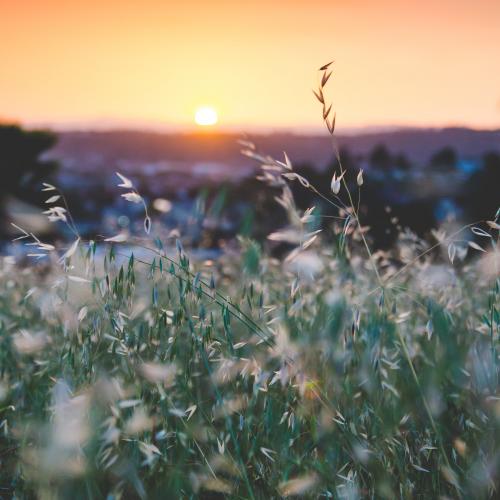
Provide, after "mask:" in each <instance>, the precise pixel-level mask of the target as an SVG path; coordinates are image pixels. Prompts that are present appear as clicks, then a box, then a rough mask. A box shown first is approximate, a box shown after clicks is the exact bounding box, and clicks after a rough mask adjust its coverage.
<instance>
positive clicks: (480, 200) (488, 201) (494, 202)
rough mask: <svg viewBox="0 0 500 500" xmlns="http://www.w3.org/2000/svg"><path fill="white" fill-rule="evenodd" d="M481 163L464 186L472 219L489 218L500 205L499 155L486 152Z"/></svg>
mask: <svg viewBox="0 0 500 500" xmlns="http://www.w3.org/2000/svg"><path fill="white" fill-rule="evenodd" d="M482 163H483V165H482V168H481V169H479V170H477V171H476V172H475V173H474V174H473V175H472V177H471V178H470V180H469V182H468V183H467V186H466V200H467V205H468V211H469V212H470V214H471V216H472V218H473V219H474V220H476V219H491V218H493V217H494V215H495V213H496V211H497V210H498V208H499V207H500V196H499V186H500V155H499V154H498V153H487V154H485V155H484V156H483V161H482Z"/></svg>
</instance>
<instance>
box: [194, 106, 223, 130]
mask: <svg viewBox="0 0 500 500" xmlns="http://www.w3.org/2000/svg"><path fill="white" fill-rule="evenodd" d="M194 121H195V122H196V124H197V125H201V126H203V127H206V126H210V125H215V124H216V123H217V121H218V116H217V111H215V109H214V108H211V107H208V106H204V107H202V108H198V109H197V110H196V113H195V115H194Z"/></svg>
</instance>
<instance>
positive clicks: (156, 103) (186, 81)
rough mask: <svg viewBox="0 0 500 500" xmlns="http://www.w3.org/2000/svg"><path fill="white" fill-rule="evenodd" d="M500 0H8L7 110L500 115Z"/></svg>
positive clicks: (354, 121)
mask: <svg viewBox="0 0 500 500" xmlns="http://www.w3.org/2000/svg"><path fill="white" fill-rule="evenodd" d="M499 26H500V1H499V0H475V1H472V0H440V1H435V0H419V1H407V0H250V1H246V0H245V1H242V0H241V1H240V0H182V1H173V0H134V1H133V0H119V1H118V0H86V1H80V0H0V117H1V118H2V119H3V120H4V121H5V120H15V121H18V122H20V123H22V124H27V125H38V124H48V125H51V126H54V127H59V128H72V127H107V126H125V127H153V128H154V127H172V126H173V127H190V126H194V122H193V116H194V114H195V111H196V109H197V108H198V107H200V106H213V107H214V108H215V109H216V110H217V112H218V114H219V126H220V127H222V128H223V127H228V128H238V129H242V130H245V129H249V130H250V129H252V130H253V129H255V128H282V127H284V128H288V129H294V130H298V131H300V130H303V131H307V130H308V129H312V128H315V127H317V126H320V125H321V115H320V107H319V104H318V103H317V102H315V100H314V97H313V94H312V92H311V90H312V88H314V87H315V86H316V84H317V69H318V67H319V66H321V65H322V64H324V63H325V62H328V61H330V60H331V59H335V64H334V76H333V77H332V78H331V80H330V82H329V84H328V85H329V87H328V89H329V91H328V92H329V95H330V96H331V98H332V99H333V102H334V109H336V111H337V116H338V118H337V126H338V127H339V128H341V127H345V128H346V129H347V128H350V127H375V126H394V125H401V126H449V125H451V126H454V125H459V126H462V125H465V126H471V127H475V128H496V127H500V29H499Z"/></svg>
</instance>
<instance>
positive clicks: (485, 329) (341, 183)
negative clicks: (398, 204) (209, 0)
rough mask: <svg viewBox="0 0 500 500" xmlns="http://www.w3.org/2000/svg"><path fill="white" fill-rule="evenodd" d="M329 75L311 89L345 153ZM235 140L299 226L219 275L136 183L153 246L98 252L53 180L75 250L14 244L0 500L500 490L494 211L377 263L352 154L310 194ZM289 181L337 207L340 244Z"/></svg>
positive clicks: (5, 279)
mask: <svg viewBox="0 0 500 500" xmlns="http://www.w3.org/2000/svg"><path fill="white" fill-rule="evenodd" d="M330 68H331V66H330V65H327V66H325V67H323V68H322V69H321V73H320V82H321V83H320V87H319V89H318V91H317V92H316V94H317V97H318V99H319V100H320V101H321V104H322V106H323V119H324V120H325V122H326V124H327V127H328V130H329V132H330V133H331V135H332V139H334V130H335V118H331V107H330V106H329V105H327V104H325V103H326V98H325V86H326V84H327V82H328V81H329V78H330V77H329V76H328V75H329V71H330ZM242 145H243V148H244V149H243V153H244V154H246V155H247V156H249V157H251V158H253V159H255V160H257V161H259V162H260V163H261V164H262V169H261V173H260V174H259V177H260V178H261V180H263V181H265V183H267V184H270V185H272V186H278V187H279V188H280V189H281V195H280V196H279V197H278V198H277V200H276V201H277V203H278V204H279V205H281V206H282V207H283V208H284V209H285V211H286V214H287V220H285V221H284V223H283V229H282V230H280V231H277V232H275V233H273V234H271V235H269V243H268V244H265V245H262V244H260V243H258V242H256V241H253V240H251V239H248V238H240V239H239V243H238V245H239V246H238V248H239V251H238V252H229V251H228V252H227V253H225V254H224V255H223V256H222V257H221V258H220V259H219V260H217V261H200V260H193V259H190V258H189V254H190V250H189V248H188V249H185V248H184V246H183V245H182V243H181V242H180V241H179V240H178V241H177V242H176V243H175V242H174V238H173V237H172V236H173V235H172V234H170V235H168V234H167V235H165V236H164V237H162V238H160V237H159V236H158V235H160V234H162V232H161V228H160V227H159V225H158V224H155V223H154V221H153V224H152V222H151V218H150V215H149V214H148V211H147V204H146V203H145V200H144V199H143V198H142V197H141V195H140V193H139V192H138V191H137V190H136V189H135V188H134V185H133V183H132V181H130V180H129V179H127V178H126V177H124V176H122V175H120V181H121V184H120V187H121V188H123V189H124V190H126V191H125V192H124V193H123V194H122V196H123V197H124V198H125V199H127V200H128V201H129V202H131V203H138V204H143V206H144V209H145V217H144V221H145V224H144V231H145V233H146V234H145V238H138V237H134V236H131V235H129V234H126V233H119V234H117V235H111V236H109V237H107V238H103V241H102V242H96V241H90V242H87V241H84V239H83V238H81V237H80V235H79V233H78V227H77V223H76V222H75V221H73V220H72V219H71V216H70V210H69V207H68V206H67V204H66V202H65V200H64V197H63V196H62V194H61V193H59V192H58V191H57V189H56V188H55V187H54V186H51V185H48V184H46V185H45V186H44V189H45V190H47V191H50V193H48V194H49V196H50V197H49V199H48V206H49V208H48V210H47V215H48V217H49V218H50V219H51V220H52V221H54V222H56V223H65V224H67V225H68V227H69V228H70V230H71V231H72V232H73V233H74V235H75V240H74V241H73V243H70V244H68V246H67V247H65V248H62V249H60V248H56V246H55V245H52V244H48V243H44V242H42V241H40V240H39V239H38V238H37V237H36V235H32V234H30V233H29V232H27V231H24V230H23V229H22V228H18V229H19V231H20V238H21V239H22V240H24V241H25V242H27V244H28V245H30V246H31V247H32V250H31V251H30V254H31V256H32V258H33V259H35V260H34V262H33V263H32V264H31V265H29V266H24V267H23V266H22V265H20V264H17V263H16V262H15V261H14V259H13V258H11V257H3V259H2V261H1V265H0V279H1V283H2V287H1V288H0V360H1V363H0V401H1V403H0V431H1V437H0V496H2V495H4V496H5V497H8V496H13V495H15V496H16V497H18V498H24V497H32V496H37V497H40V498H67V497H68V498H69V497H71V498H256V499H257V498H258V499H270V498H283V497H292V496H304V497H310V498H349V499H354V498H436V497H441V498H493V497H495V496H497V495H498V472H497V471H498V469H499V465H500V464H499V461H500V452H499V447H498V436H499V431H500V427H499V425H500V400H499V395H498V374H499V371H498V368H499V366H498V362H499V359H498V335H499V327H500V317H499V312H498V297H499V293H500V280H499V274H498V265H499V258H498V229H499V226H498V214H497V218H496V219H495V220H492V221H489V223H486V224H483V225H482V226H480V225H477V224H474V225H472V226H471V227H465V228H463V229H461V230H460V231H454V232H450V233H449V234H443V232H442V231H441V232H435V236H436V238H437V240H438V241H437V243H427V242H425V241H421V240H419V239H418V238H417V237H416V236H415V235H412V234H411V233H409V232H404V233H402V234H401V235H400V238H399V240H398V244H397V245H396V247H395V248H394V249H392V250H391V251H390V252H381V251H378V252H374V251H373V249H372V248H371V247H370V241H369V231H368V230H367V228H365V227H363V225H362V221H361V220H360V215H359V196H360V193H361V188H362V185H363V182H369V176H367V175H366V174H365V176H364V177H363V174H362V173H354V178H355V179H356V182H355V183H352V182H348V181H347V180H346V178H347V175H346V172H344V171H343V169H342V166H341V158H340V157H339V162H338V163H339V165H340V171H339V172H335V173H333V179H332V183H331V186H326V187H324V186H311V184H310V183H309V181H308V180H307V179H305V178H303V177H301V176H300V175H299V174H297V173H296V172H295V171H294V168H293V164H292V161H291V160H290V159H289V158H288V157H287V156H286V155H285V156H284V159H283V161H278V160H275V159H273V158H271V157H268V156H266V155H264V154H261V153H259V152H258V151H257V150H256V147H255V146H254V145H253V144H251V143H250V142H248V141H244V142H243V143H242ZM289 182H299V183H300V184H301V185H302V186H303V187H304V189H311V190H313V191H314V192H315V193H316V194H317V195H318V197H319V199H322V200H324V201H325V200H326V202H327V203H330V204H333V205H335V206H336V207H337V208H338V218H333V219H328V221H330V222H331V224H330V225H329V226H328V229H327V230H323V231H321V230H320V229H319V222H320V220H321V217H322V215H321V213H320V211H319V209H317V208H315V207H311V208H310V209H308V210H307V211H306V212H305V213H303V212H300V211H298V210H297V208H296V206H295V203H294V201H293V197H292V195H291V190H290V189H289V188H288V183H289ZM357 188H359V189H358V192H357V193H353V192H352V190H353V189H357ZM263 189H266V187H265V184H263ZM471 228H472V231H471ZM473 233H475V234H476V235H477V236H478V237H479V238H481V240H482V241H483V243H481V244H478V243H477V242H474V241H472V240H471V241H470V242H468V241H467V239H468V236H467V235H468V234H470V235H472V234H473ZM181 239H182V238H181ZM276 241H279V242H287V243H288V244H289V246H290V248H291V251H290V252H289V253H288V254H287V255H286V256H284V257H283V258H277V257H275V256H274V255H273V253H272V251H271V250H270V249H271V248H272V245H273V242H276ZM468 251H473V252H475V254H476V255H474V256H473V257H472V258H470V259H465V257H466V253H467V252H468ZM450 260H451V262H450Z"/></svg>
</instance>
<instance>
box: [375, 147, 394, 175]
mask: <svg viewBox="0 0 500 500" xmlns="http://www.w3.org/2000/svg"><path fill="white" fill-rule="evenodd" d="M369 162H370V165H371V166H372V167H374V168H377V169H379V170H390V169H391V167H392V165H393V158H392V156H391V154H390V153H389V151H388V149H387V148H386V147H385V146H384V145H383V144H379V145H378V146H375V147H374V148H373V150H372V152H371V153H370V158H369Z"/></svg>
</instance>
